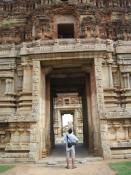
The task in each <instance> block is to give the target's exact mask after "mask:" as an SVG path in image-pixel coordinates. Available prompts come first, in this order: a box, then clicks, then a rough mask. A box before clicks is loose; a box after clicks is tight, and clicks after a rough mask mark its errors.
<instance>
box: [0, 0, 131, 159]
mask: <svg viewBox="0 0 131 175" xmlns="http://www.w3.org/2000/svg"><path fill="white" fill-rule="evenodd" d="M0 19H1V20H0V160H2V161H3V160H5V161H8V160H13V161H37V160H40V159H42V158H43V157H46V156H47V155H48V154H49V153H50V151H51V150H52V148H53V146H54V137H55V135H59V134H61V131H60V129H61V128H60V127H61V125H60V126H59V124H60V122H59V120H60V119H61V115H62V114H65V113H68V112H69V113H71V114H73V116H74V129H76V130H77V129H78V130H79V133H81V132H83V142H84V143H85V145H86V146H87V148H88V151H89V152H92V153H93V154H94V155H99V156H101V157H104V158H105V159H110V158H130V157H131V33H130V31H131V3H130V1H128V0H116V1H113V0H110V1H108V2H107V1H106V2H105V1H104V0H98V1H97V0H87V1H84V0H82V1H71V0H69V1H64V2H63V1H59V0H58V1H53V0H52V1H50V0H49V1H46V0H45V1H44V0H32V1H29V0H28V1H27V0H26V1H24V0H22V1H19V2H18V1H17V0H10V1H9V0H6V1H5V0H2V1H1V2H0ZM81 130H82V131H81Z"/></svg>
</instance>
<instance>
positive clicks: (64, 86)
mask: <svg viewBox="0 0 131 175" xmlns="http://www.w3.org/2000/svg"><path fill="white" fill-rule="evenodd" d="M85 82H86V81H85V76H80V77H79V76H78V77H77V76H76V75H75V74H74V75H73V77H62V78H60V77H59V78H58V77H57V78H51V79H50V88H51V101H52V104H51V109H52V112H51V113H52V116H51V122H52V123H51V127H52V129H53V132H51V147H52V149H57V146H60V144H61V143H62V137H63V130H64V132H67V130H68V128H69V127H72V128H73V131H74V133H75V135H76V136H77V137H78V138H79V140H80V143H81V144H83V146H84V148H85V147H86V149H88V145H89V144H88V143H89V132H88V114H87V113H88V112H87V101H86V99H85V96H86V95H85V94H86V87H85V86H86V83H85ZM67 114H68V115H69V114H70V115H72V123H68V126H67V125H66V126H65V127H62V120H63V118H64V115H67ZM63 146H64V145H63Z"/></svg>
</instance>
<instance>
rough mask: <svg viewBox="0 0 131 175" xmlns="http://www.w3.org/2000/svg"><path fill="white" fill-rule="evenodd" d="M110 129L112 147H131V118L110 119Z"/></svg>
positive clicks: (109, 137) (109, 136) (109, 135)
mask: <svg viewBox="0 0 131 175" xmlns="http://www.w3.org/2000/svg"><path fill="white" fill-rule="evenodd" d="M108 131H109V132H108V139H109V141H110V146H111V147H129V146H130V147H131V120H129V119H125V120H123V119H121V120H110V121H108Z"/></svg>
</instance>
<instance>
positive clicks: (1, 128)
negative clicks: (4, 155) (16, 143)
mask: <svg viewBox="0 0 131 175" xmlns="http://www.w3.org/2000/svg"><path fill="white" fill-rule="evenodd" d="M9 142H10V132H9V131H8V124H7V123H0V151H4V150H5V147H6V144H7V143H9Z"/></svg>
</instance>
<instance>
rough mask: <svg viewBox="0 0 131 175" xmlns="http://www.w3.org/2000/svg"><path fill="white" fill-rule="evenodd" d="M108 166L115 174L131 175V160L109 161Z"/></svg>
mask: <svg viewBox="0 0 131 175" xmlns="http://www.w3.org/2000/svg"><path fill="white" fill-rule="evenodd" d="M110 167H111V169H112V170H114V171H116V172H117V173H116V174H117V175H131V162H119V163H111V164H110Z"/></svg>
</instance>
